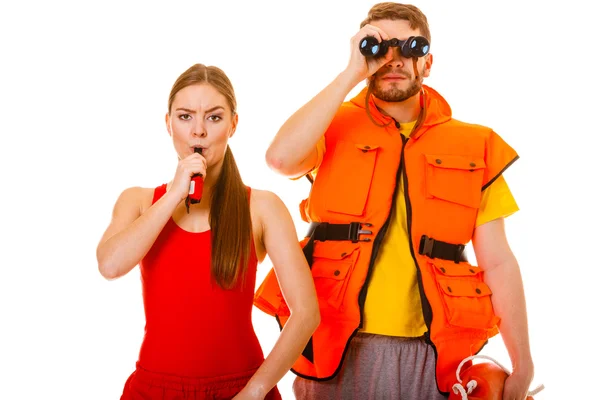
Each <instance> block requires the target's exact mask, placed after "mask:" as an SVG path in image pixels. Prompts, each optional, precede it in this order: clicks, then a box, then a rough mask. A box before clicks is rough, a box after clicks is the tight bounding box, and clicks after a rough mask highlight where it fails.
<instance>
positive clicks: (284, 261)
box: [236, 190, 320, 399]
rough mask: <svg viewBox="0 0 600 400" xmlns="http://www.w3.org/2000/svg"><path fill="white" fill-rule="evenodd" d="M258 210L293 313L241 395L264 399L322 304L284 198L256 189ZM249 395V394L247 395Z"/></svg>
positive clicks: (296, 352)
mask: <svg viewBox="0 0 600 400" xmlns="http://www.w3.org/2000/svg"><path fill="white" fill-rule="evenodd" d="M252 196H253V197H255V199H254V200H255V201H254V204H255V206H254V207H255V214H254V215H256V216H258V218H259V219H260V221H255V223H256V222H259V223H260V224H261V225H262V241H261V242H262V243H258V244H259V245H263V246H264V248H265V249H266V250H267V254H268V255H269V258H270V260H271V261H272V263H273V267H274V269H275V274H276V275H277V279H278V281H279V285H280V287H281V291H282V293H283V296H284V298H285V301H286V303H287V305H288V307H289V309H290V311H291V316H290V319H289V320H288V322H287V323H286V324H285V326H284V328H283V330H282V331H281V334H280V335H279V339H278V340H277V342H276V343H275V345H274V346H273V349H272V350H271V352H270V353H269V355H268V356H267V358H266V359H265V361H264V363H263V364H262V365H261V366H260V368H259V369H258V370H257V371H256V373H255V374H254V376H253V377H252V379H250V381H249V382H248V384H247V385H246V387H245V388H244V390H243V391H242V393H240V394H239V395H238V396H239V397H236V399H238V398H258V399H262V398H263V397H264V396H265V395H266V394H267V393H268V392H269V391H270V390H271V389H272V388H273V387H274V386H275V385H276V384H277V382H279V380H281V378H282V377H283V376H284V375H285V374H286V373H287V372H288V371H289V370H290V368H291V367H292V366H293V364H294V363H295V362H296V360H297V359H298V357H299V356H300V354H301V353H302V351H303V350H304V348H305V347H306V344H307V343H308V340H309V339H310V337H311V335H312V334H313V332H314V331H315V330H316V329H317V326H318V325H319V322H320V315H319V304H318V302H317V297H316V291H315V286H314V283H313V279H312V275H311V273H310V268H309V267H308V264H307V263H306V259H305V258H304V254H303V253H302V249H301V248H300V245H299V243H298V238H297V234H296V229H295V227H294V223H293V221H292V218H291V216H290V214H289V212H288V210H287V208H286V206H285V205H284V204H283V202H282V201H281V199H279V197H277V196H276V195H275V194H273V193H271V192H267V191H261V190H253V191H252ZM246 396H247V397H246Z"/></svg>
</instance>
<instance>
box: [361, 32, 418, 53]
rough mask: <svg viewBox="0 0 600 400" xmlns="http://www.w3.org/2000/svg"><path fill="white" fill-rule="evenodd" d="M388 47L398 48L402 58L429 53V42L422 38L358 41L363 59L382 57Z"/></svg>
mask: <svg viewBox="0 0 600 400" xmlns="http://www.w3.org/2000/svg"><path fill="white" fill-rule="evenodd" d="M390 47H399V48H400V53H401V54H402V57H405V58H418V57H423V56H425V55H427V53H429V41H428V40H427V39H425V38H424V37H423V36H411V37H409V38H408V39H406V40H400V39H396V38H393V39H390V40H383V41H382V42H379V41H377V39H376V38H375V37H373V36H366V37H365V38H363V40H361V41H360V45H359V49H360V52H361V54H362V55H363V56H365V57H375V58H377V57H382V56H384V55H386V54H387V52H388V49H389V48H390Z"/></svg>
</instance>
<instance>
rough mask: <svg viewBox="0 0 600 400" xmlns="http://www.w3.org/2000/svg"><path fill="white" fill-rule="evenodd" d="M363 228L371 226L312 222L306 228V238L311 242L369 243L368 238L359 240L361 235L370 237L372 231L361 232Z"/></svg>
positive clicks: (351, 223)
mask: <svg viewBox="0 0 600 400" xmlns="http://www.w3.org/2000/svg"><path fill="white" fill-rule="evenodd" d="M363 226H366V227H371V226H373V225H371V224H369V223H365V222H350V223H349V224H330V223H328V222H313V223H311V224H310V226H309V227H308V232H307V233H306V237H311V238H312V239H313V240H320V241H323V242H324V241H326V240H349V241H351V242H353V243H356V242H370V241H371V239H370V238H364V239H361V237H360V236H361V235H371V234H373V232H372V231H368V230H363V229H362V228H363Z"/></svg>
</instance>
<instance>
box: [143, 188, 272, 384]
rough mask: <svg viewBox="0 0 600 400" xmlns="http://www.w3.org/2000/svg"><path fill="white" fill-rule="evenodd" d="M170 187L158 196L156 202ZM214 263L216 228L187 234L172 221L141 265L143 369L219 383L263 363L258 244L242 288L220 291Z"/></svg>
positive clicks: (252, 251)
mask: <svg viewBox="0 0 600 400" xmlns="http://www.w3.org/2000/svg"><path fill="white" fill-rule="evenodd" d="M166 188H167V185H166V184H164V185H161V186H159V187H157V188H156V189H155V190H154V198H153V200H152V204H154V202H156V201H157V200H158V199H160V198H161V196H163V195H164V194H165V192H166ZM249 195H250V188H248V197H249ZM210 264H211V232H210V230H208V231H205V232H199V233H193V232H188V231H185V230H183V229H182V228H181V227H179V226H178V225H177V224H176V223H175V221H174V220H173V218H170V219H169V221H168V222H167V223H166V225H165V226H164V228H163V230H162V232H161V233H160V234H159V236H158V238H157V239H156V241H155V243H154V245H153V246H152V248H151V249H150V251H149V252H148V254H146V256H145V257H144V258H143V259H142V261H141V262H140V272H141V280H142V291H143V297H144V311H145V314H146V328H145V335H144V341H143V343H142V346H141V349H140V355H139V361H138V364H139V366H140V367H142V368H144V369H147V370H150V371H155V372H161V373H166V374H174V375H180V376H190V377H214V376H222V375H229V374H235V373H239V372H242V371H249V370H251V369H253V368H257V367H258V366H260V364H261V363H262V362H263V360H264V356H263V353H262V349H261V347H260V344H259V342H258V339H257V337H256V334H255V333H254V328H253V326H252V301H253V296H254V286H255V282H256V264H257V260H256V254H255V250H254V242H252V246H251V255H250V260H249V264H248V272H247V274H246V281H245V284H244V286H243V288H240V287H239V285H238V287H236V288H234V289H232V290H223V289H221V288H220V287H219V286H218V285H217V284H216V283H214V280H212V278H211V273H210Z"/></svg>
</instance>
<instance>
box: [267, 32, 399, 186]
mask: <svg viewBox="0 0 600 400" xmlns="http://www.w3.org/2000/svg"><path fill="white" fill-rule="evenodd" d="M367 35H370V36H374V37H375V38H377V39H378V40H379V41H381V40H382V39H385V40H387V39H388V36H387V34H386V33H385V32H383V31H382V30H381V29H379V28H377V27H375V26H372V25H368V24H367V25H365V26H364V27H363V28H362V29H361V30H360V31H359V32H358V33H357V34H356V35H355V36H354V37H353V38H352V40H351V41H350V45H351V50H350V52H351V55H350V61H349V63H348V66H347V67H346V69H345V70H344V71H343V72H342V73H340V74H339V75H338V76H337V77H336V78H335V79H334V80H333V82H331V83H330V84H329V85H327V87H325V89H323V90H322V91H321V92H319V94H317V95H316V96H315V97H313V98H312V99H311V100H310V101H309V102H308V103H306V104H305V105H304V106H302V107H301V108H300V109H299V110H298V111H296V112H295V113H294V114H293V115H292V116H291V117H290V118H289V119H288V120H287V121H286V122H285V123H284V124H283V125H282V126H281V128H280V129H279V132H277V135H276V136H275V138H274V139H273V141H272V142H271V145H270V146H269V148H268V150H267V154H266V157H265V158H266V161H267V164H268V165H269V167H271V168H272V169H273V170H275V171H277V172H279V173H280V174H282V175H284V176H287V177H290V178H296V177H298V176H302V175H304V174H306V173H307V172H309V171H310V170H311V169H313V168H314V167H315V164H316V161H317V158H318V153H317V148H316V146H317V143H318V141H319V139H321V137H322V136H323V134H324V133H325V131H326V130H327V128H328V127H329V125H330V124H331V121H332V120H333V118H334V117H335V113H336V112H337V110H338V109H339V108H340V106H341V105H342V103H343V102H344V99H345V98H346V96H347V95H348V93H350V90H352V89H353V88H354V87H355V86H356V85H357V84H358V83H359V82H360V81H362V80H364V79H366V78H367V77H369V76H371V75H372V74H374V73H375V72H376V71H377V70H378V69H379V68H380V67H381V66H383V65H384V64H385V63H386V62H387V61H389V60H390V59H391V58H392V57H393V53H392V52H391V51H390V52H388V54H387V55H386V56H385V57H381V58H380V59H373V60H368V61H367V59H366V58H365V57H364V56H363V55H362V54H361V53H360V51H359V47H358V44H359V42H360V40H361V39H362V38H364V37H365V36H367Z"/></svg>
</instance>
